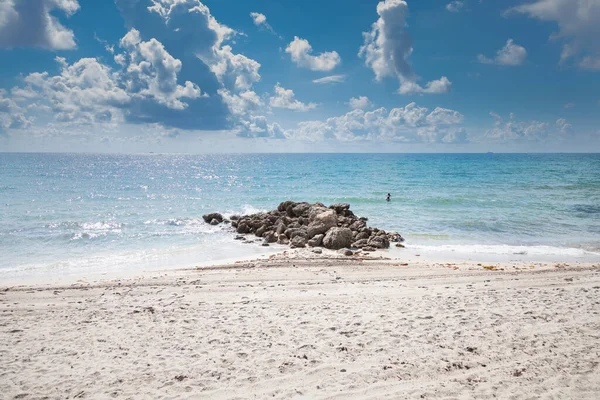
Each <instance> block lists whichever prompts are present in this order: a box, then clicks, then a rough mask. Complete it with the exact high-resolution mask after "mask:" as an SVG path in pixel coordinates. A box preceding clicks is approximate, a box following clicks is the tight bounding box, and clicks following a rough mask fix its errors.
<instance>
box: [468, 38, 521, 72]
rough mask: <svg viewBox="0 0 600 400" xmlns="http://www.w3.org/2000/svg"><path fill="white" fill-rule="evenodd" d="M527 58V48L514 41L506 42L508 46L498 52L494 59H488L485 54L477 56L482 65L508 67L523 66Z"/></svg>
mask: <svg viewBox="0 0 600 400" xmlns="http://www.w3.org/2000/svg"><path fill="white" fill-rule="evenodd" d="M526 58H527V50H525V47H523V46H519V45H518V44H515V42H514V41H513V40H512V39H508V40H507V41H506V45H505V46H504V47H503V48H501V49H500V50H498V51H497V52H496V56H495V57H494V58H488V57H486V56H484V55H483V54H479V55H478V56H477V60H478V61H479V62H480V63H482V64H496V65H507V66H511V67H515V66H518V65H521V64H523V62H524V61H525V59H526Z"/></svg>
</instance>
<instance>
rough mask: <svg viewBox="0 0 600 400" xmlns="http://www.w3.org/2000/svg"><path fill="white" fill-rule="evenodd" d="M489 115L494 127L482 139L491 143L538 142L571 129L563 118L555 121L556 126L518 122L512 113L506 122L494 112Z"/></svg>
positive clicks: (538, 122)
mask: <svg viewBox="0 0 600 400" xmlns="http://www.w3.org/2000/svg"><path fill="white" fill-rule="evenodd" d="M490 115H491V116H492V117H493V118H494V126H493V127H492V128H490V129H488V130H487V131H486V132H485V135H484V137H485V138H486V139H489V140H492V141H500V142H506V141H513V140H530V141H538V140H542V139H545V138H547V137H549V136H551V135H556V134H564V133H567V132H568V131H569V130H570V128H571V125H570V124H569V123H568V122H567V120H566V119H564V118H561V119H559V120H557V121H556V124H549V123H547V122H543V121H536V120H533V121H518V120H517V119H516V116H515V114H513V113H510V115H509V118H508V120H505V119H504V118H502V117H501V116H500V115H498V114H496V113H494V112H491V113H490Z"/></svg>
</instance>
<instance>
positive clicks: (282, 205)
mask: <svg viewBox="0 0 600 400" xmlns="http://www.w3.org/2000/svg"><path fill="white" fill-rule="evenodd" d="M293 204H294V202H293V201H290V200H288V201H284V202H282V203H279V206H277V211H281V212H285V211H286V210H287V208H288V207H289V206H291V205H293Z"/></svg>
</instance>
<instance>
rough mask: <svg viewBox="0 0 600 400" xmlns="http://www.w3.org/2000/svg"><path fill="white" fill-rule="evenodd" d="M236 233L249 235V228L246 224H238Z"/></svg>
mask: <svg viewBox="0 0 600 400" xmlns="http://www.w3.org/2000/svg"><path fill="white" fill-rule="evenodd" d="M237 233H250V228H249V227H248V225H246V223H244V222H242V223H240V224H238V227H237Z"/></svg>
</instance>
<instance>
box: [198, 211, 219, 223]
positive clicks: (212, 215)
mask: <svg viewBox="0 0 600 400" xmlns="http://www.w3.org/2000/svg"><path fill="white" fill-rule="evenodd" d="M202 219H203V220H204V222H206V223H207V224H210V223H211V222H212V220H213V219H216V220H217V221H219V223H221V222H223V216H222V215H221V214H219V213H210V214H204V215H203V216H202Z"/></svg>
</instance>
